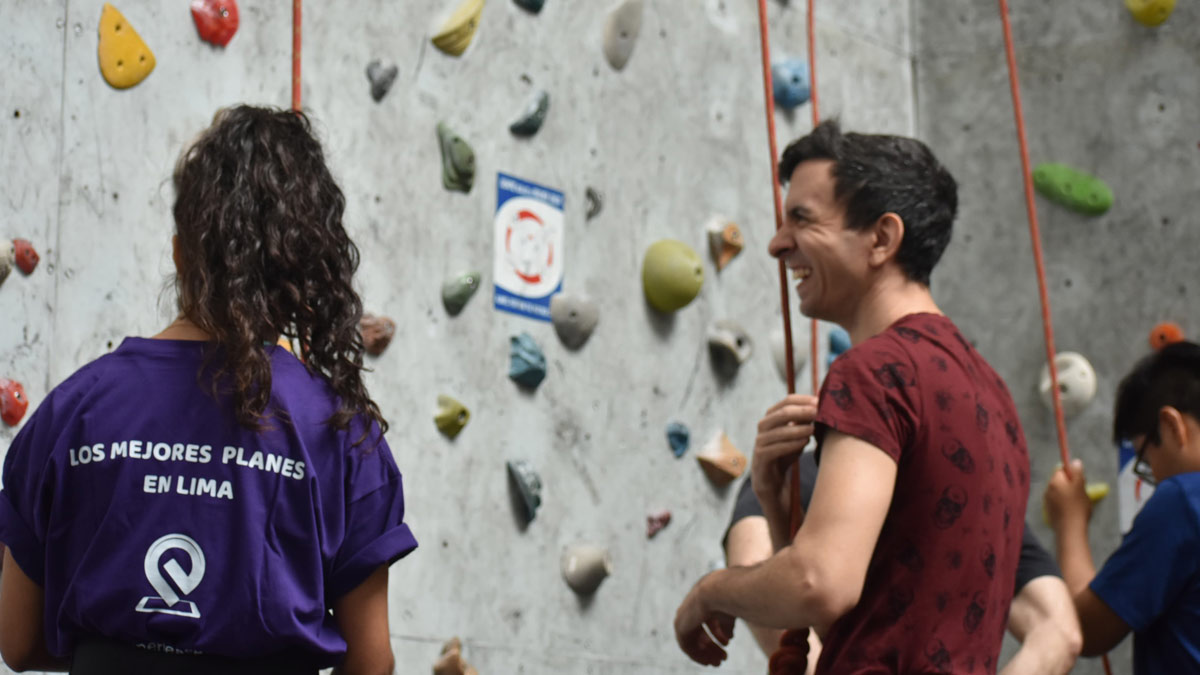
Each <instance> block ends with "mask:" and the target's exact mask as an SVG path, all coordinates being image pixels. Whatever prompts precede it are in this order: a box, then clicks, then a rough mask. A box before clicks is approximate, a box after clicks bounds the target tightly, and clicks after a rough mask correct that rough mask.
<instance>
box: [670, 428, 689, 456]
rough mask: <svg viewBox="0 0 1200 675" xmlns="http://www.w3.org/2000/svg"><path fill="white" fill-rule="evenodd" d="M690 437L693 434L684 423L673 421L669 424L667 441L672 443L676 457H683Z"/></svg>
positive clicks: (672, 450) (672, 449)
mask: <svg viewBox="0 0 1200 675" xmlns="http://www.w3.org/2000/svg"><path fill="white" fill-rule="evenodd" d="M690 438H691V434H689V433H688V428H687V427H686V426H684V425H683V424H681V423H679V422H671V423H670V424H668V425H667V442H668V443H670V444H671V452H673V453H675V456H676V457H683V453H685V452H687V449H688V442H689V439H690Z"/></svg>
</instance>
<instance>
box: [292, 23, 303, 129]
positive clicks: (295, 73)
mask: <svg viewBox="0 0 1200 675" xmlns="http://www.w3.org/2000/svg"><path fill="white" fill-rule="evenodd" d="M300 2H301V0H292V110H299V109H300Z"/></svg>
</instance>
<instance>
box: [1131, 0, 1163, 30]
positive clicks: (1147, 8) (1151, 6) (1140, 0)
mask: <svg viewBox="0 0 1200 675" xmlns="http://www.w3.org/2000/svg"><path fill="white" fill-rule="evenodd" d="M1125 7H1126V8H1127V9H1128V10H1129V13H1130V14H1132V15H1133V18H1134V20H1136V21H1137V22H1138V23H1140V24H1142V25H1143V26H1157V25H1159V24H1161V23H1162V22H1164V21H1166V20H1167V17H1169V16H1171V12H1173V11H1175V0H1125Z"/></svg>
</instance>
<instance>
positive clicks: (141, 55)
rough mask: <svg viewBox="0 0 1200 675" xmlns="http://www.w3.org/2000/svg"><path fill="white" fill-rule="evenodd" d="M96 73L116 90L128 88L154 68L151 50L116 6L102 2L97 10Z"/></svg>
mask: <svg viewBox="0 0 1200 675" xmlns="http://www.w3.org/2000/svg"><path fill="white" fill-rule="evenodd" d="M96 51H97V54H98V55H99V57H100V74H101V75H103V76H104V81H105V82H108V83H109V84H110V85H112V86H113V87H114V88H116V89H128V88H129V87H132V86H134V85H135V84H137V83H139V82H141V81H142V80H144V79H146V76H147V75H149V74H150V71H152V70H154V52H152V51H150V48H149V47H147V46H146V43H145V42H142V38H141V37H140V36H138V34H137V31H136V30H134V29H133V26H130V25H129V22H128V21H126V20H125V17H124V16H122V15H121V13H120V12H118V11H117V8H116V7H113V6H112V5H110V4H108V3H104V10H103V11H101V12H100V46H99V47H98V48H97V50H96Z"/></svg>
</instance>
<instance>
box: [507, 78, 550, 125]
mask: <svg viewBox="0 0 1200 675" xmlns="http://www.w3.org/2000/svg"><path fill="white" fill-rule="evenodd" d="M548 110H550V94H548V93H546V90H545V89H538V90H537V91H536V92H534V94H533V98H531V99H529V103H527V104H525V110H524V111H523V112H522V113H521V117H520V118H518V119H517V121H516V122H513V123H512V124H510V125H509V126H508V130H509V131H511V132H513V133H514V134H516V135H517V136H532V135H534V134H536V133H537V131H538V129H541V128H542V122H544V121H546V111H548Z"/></svg>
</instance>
